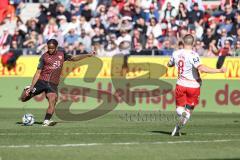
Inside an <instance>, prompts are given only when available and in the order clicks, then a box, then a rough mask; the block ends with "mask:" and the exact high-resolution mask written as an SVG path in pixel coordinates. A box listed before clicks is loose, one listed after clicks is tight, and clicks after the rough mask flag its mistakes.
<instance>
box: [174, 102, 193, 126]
mask: <svg viewBox="0 0 240 160" xmlns="http://www.w3.org/2000/svg"><path fill="white" fill-rule="evenodd" d="M176 112H177V115H178V117H179V118H181V119H182V125H185V124H186V123H187V121H188V120H189V119H190V116H191V114H190V110H188V109H185V107H180V106H178V107H177V109H176ZM183 113H184V114H183Z"/></svg>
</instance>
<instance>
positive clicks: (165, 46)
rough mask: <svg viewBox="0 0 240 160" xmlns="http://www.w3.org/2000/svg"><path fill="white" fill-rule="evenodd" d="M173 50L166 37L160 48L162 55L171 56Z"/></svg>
mask: <svg viewBox="0 0 240 160" xmlns="http://www.w3.org/2000/svg"><path fill="white" fill-rule="evenodd" d="M173 51H174V48H172V47H171V44H170V41H169V40H168V39H166V40H165V41H164V42H163V46H162V48H161V53H162V55H164V56H171V55H172V53H173Z"/></svg>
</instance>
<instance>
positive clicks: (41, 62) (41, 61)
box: [37, 56, 44, 70]
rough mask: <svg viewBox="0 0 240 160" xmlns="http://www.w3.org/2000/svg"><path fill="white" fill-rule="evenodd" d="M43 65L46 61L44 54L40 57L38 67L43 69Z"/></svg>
mask: <svg viewBox="0 0 240 160" xmlns="http://www.w3.org/2000/svg"><path fill="white" fill-rule="evenodd" d="M43 66H44V61H43V56H41V57H40V59H39V63H38V66H37V69H39V70H41V69H43Z"/></svg>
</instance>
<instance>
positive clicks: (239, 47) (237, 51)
mask: <svg viewBox="0 0 240 160" xmlns="http://www.w3.org/2000/svg"><path fill="white" fill-rule="evenodd" d="M233 55H234V56H240V41H239V40H238V41H237V42H236V44H235V47H234V53H233Z"/></svg>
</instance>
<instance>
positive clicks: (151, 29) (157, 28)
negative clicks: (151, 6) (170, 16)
mask: <svg viewBox="0 0 240 160" xmlns="http://www.w3.org/2000/svg"><path fill="white" fill-rule="evenodd" d="M150 33H153V35H154V37H155V38H157V39H158V38H159V37H160V36H161V35H162V28H161V25H160V24H159V23H158V21H157V20H156V18H151V19H150V24H149V25H148V28H147V36H149V35H150Z"/></svg>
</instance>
